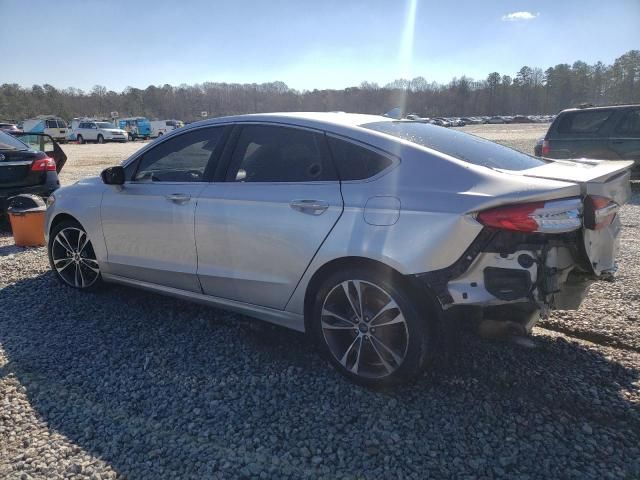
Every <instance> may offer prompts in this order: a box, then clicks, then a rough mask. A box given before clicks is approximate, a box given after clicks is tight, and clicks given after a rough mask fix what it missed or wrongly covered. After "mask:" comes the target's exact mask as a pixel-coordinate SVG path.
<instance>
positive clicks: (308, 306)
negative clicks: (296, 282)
mask: <svg viewBox="0 0 640 480" xmlns="http://www.w3.org/2000/svg"><path fill="white" fill-rule="evenodd" d="M354 267H360V268H367V269H371V270H373V271H377V272H379V273H383V274H387V275H389V276H390V277H392V278H393V280H394V281H396V282H399V283H401V284H402V286H403V288H406V289H407V291H408V292H409V294H410V295H411V297H412V298H413V299H414V300H415V301H416V302H418V304H419V305H420V307H422V308H432V307H433V306H434V305H439V303H438V300H437V299H436V296H435V295H434V294H433V293H432V292H430V291H429V290H428V288H427V287H426V286H424V285H423V284H422V283H420V282H418V281H416V280H415V279H413V278H412V277H409V276H407V275H403V274H402V273H400V272H399V271H398V270H396V269H395V268H393V267H391V266H390V265H388V264H386V263H383V262H381V261H379V260H373V259H371V258H367V257H358V256H348V257H339V258H334V259H333V260H330V261H328V262H327V263H325V264H323V265H322V266H320V268H318V269H317V270H316V271H315V272H314V274H313V275H312V277H311V279H310V280H309V282H308V283H307V286H306V290H305V294H304V326H305V331H309V322H310V321H312V317H313V314H312V312H313V304H314V300H315V299H314V296H315V292H317V291H318V289H319V288H320V285H322V282H323V281H324V280H325V279H326V278H328V277H329V276H330V275H332V274H333V273H335V272H337V271H339V270H344V269H347V268H354Z"/></svg>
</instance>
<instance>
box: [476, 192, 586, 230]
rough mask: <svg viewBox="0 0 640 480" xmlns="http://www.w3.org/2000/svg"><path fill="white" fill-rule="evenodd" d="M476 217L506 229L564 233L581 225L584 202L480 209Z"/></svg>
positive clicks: (562, 201)
mask: <svg viewBox="0 0 640 480" xmlns="http://www.w3.org/2000/svg"><path fill="white" fill-rule="evenodd" d="M476 218H477V220H478V221H479V222H480V223H482V224H483V225H485V226H487V227H493V228H500V229H503V230H512V231H516V232H532V233H533V232H539V233H565V232H571V231H573V230H577V229H579V228H580V227H581V226H582V201H581V200H580V199H579V198H567V199H562V200H550V201H547V202H533V203H522V204H516V205H507V206H504V207H497V208H492V209H490V210H485V211H483V212H480V213H478V216H477V217H476Z"/></svg>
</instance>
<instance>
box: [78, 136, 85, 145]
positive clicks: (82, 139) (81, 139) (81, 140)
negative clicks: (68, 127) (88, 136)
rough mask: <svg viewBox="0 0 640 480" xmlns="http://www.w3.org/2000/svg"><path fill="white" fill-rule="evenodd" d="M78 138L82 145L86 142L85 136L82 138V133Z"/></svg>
mask: <svg viewBox="0 0 640 480" xmlns="http://www.w3.org/2000/svg"><path fill="white" fill-rule="evenodd" d="M77 139H78V143H79V144H80V145H82V144H83V143H84V138H82V135H78V137H77Z"/></svg>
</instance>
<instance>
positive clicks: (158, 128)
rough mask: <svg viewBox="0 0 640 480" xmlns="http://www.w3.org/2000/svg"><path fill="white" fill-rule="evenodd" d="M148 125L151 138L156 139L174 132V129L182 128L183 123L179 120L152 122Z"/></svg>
mask: <svg viewBox="0 0 640 480" xmlns="http://www.w3.org/2000/svg"><path fill="white" fill-rule="evenodd" d="M150 123H151V138H157V137H160V136H162V135H166V134H167V133H169V132H172V131H174V130H175V129H176V128H180V127H184V123H183V122H181V121H180V120H152V121H151V122H150Z"/></svg>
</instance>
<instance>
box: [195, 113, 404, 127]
mask: <svg viewBox="0 0 640 480" xmlns="http://www.w3.org/2000/svg"><path fill="white" fill-rule="evenodd" d="M392 120H393V119H392V118H389V117H384V116H382V115H366V114H362V113H344V112H278V113H252V114H246V115H233V116H229V117H218V118H211V119H207V120H201V121H199V122H194V123H191V124H189V127H191V126H202V125H209V124H216V123H230V122H251V121H256V122H275V123H290V124H294V125H304V126H310V127H312V126H317V127H326V126H327V125H333V126H336V127H357V126H360V125H364V124H366V123H373V122H383V121H392Z"/></svg>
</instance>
